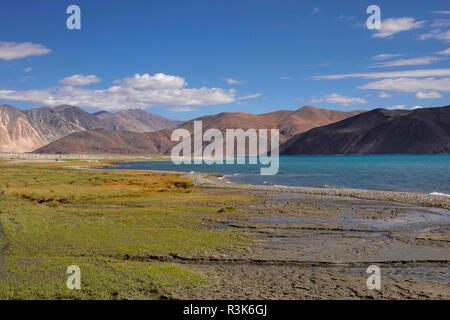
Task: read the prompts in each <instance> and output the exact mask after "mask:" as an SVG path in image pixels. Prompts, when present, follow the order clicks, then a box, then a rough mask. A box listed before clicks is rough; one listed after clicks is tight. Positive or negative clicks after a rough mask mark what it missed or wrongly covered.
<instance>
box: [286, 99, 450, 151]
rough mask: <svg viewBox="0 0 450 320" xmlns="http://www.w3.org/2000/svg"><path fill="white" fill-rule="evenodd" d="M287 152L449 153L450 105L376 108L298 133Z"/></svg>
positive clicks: (291, 140)
mask: <svg viewBox="0 0 450 320" xmlns="http://www.w3.org/2000/svg"><path fill="white" fill-rule="evenodd" d="M280 149H281V150H280V151H281V153H282V154H284V155H296V154H298V155H300V154H303V155H315V154H323V155H325V154H436V153H450V106H446V107H440V108H423V109H415V110H386V109H375V110H372V111H368V112H365V113H363V114H359V115H356V116H354V117H351V118H348V119H345V120H342V121H340V122H337V123H333V124H330V125H327V126H323V127H319V128H314V129H311V130H309V131H308V132H305V133H301V134H298V135H296V136H294V137H292V138H291V139H289V140H288V141H287V142H285V143H284V144H283V145H281V146H280Z"/></svg>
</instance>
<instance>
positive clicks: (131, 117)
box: [0, 105, 182, 153]
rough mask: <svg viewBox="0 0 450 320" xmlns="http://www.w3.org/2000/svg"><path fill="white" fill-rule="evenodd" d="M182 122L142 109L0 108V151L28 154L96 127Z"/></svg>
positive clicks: (135, 128)
mask: <svg viewBox="0 0 450 320" xmlns="http://www.w3.org/2000/svg"><path fill="white" fill-rule="evenodd" d="M181 123H182V121H178V120H171V119H167V118H164V117H161V116H158V115H156V114H153V113H149V112H146V111H144V110H125V111H120V112H117V113H114V114H113V113H109V112H101V113H97V114H90V113H88V112H86V111H84V110H82V109H80V108H78V107H74V106H69V105H62V106H58V107H55V108H53V109H52V108H37V109H31V110H20V109H18V108H16V107H13V106H9V105H0V152H18V153H20V152H31V151H33V150H35V149H37V148H40V147H42V146H44V145H47V144H48V143H51V142H53V141H56V140H58V139H60V138H62V137H65V136H67V135H69V134H72V133H75V132H82V131H85V130H90V129H95V128H107V129H110V130H125V131H135V132H144V131H147V132H151V131H156V130H161V129H165V128H173V127H175V126H178V125H180V124H181Z"/></svg>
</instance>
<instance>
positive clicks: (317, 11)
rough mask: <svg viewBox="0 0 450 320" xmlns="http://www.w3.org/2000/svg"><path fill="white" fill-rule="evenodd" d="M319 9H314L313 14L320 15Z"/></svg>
mask: <svg viewBox="0 0 450 320" xmlns="http://www.w3.org/2000/svg"><path fill="white" fill-rule="evenodd" d="M319 11H320V10H319V8H314V9H313V10H312V14H316V13H319Z"/></svg>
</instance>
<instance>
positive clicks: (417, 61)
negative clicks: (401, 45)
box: [370, 57, 443, 68]
mask: <svg viewBox="0 0 450 320" xmlns="http://www.w3.org/2000/svg"><path fill="white" fill-rule="evenodd" d="M442 59H443V58H438V57H419V58H411V59H398V60H393V61H387V62H378V63H376V64H374V65H372V66H370V67H371V68H383V67H402V66H418V65H428V64H432V63H433V62H436V61H440V60H442Z"/></svg>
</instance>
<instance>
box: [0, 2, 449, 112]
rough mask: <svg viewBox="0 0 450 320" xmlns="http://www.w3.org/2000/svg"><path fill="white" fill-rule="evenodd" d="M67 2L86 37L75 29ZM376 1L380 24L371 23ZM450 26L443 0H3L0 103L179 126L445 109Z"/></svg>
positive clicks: (0, 40) (0, 43)
mask: <svg viewBox="0 0 450 320" xmlns="http://www.w3.org/2000/svg"><path fill="white" fill-rule="evenodd" d="M71 4H76V5H78V6H79V7H80V8H81V30H69V29H68V28H67V27H66V19H67V17H68V16H69V15H68V14H66V8H67V7H68V6H69V5H71ZM371 4H376V5H378V6H379V7H380V9H381V19H382V22H381V23H382V29H381V30H369V29H368V28H367V27H366V20H367V18H368V17H369V14H367V13H366V9H367V7H368V6H369V5H371ZM449 30H450V3H449V1H444V0H439V1H438V0H427V1H421V0H416V1H392V0H391V1H362V0H348V1H345V0H343V1H335V0H330V1H317V0H316V1H305V0H303V1H295V0H284V1H283V0H278V1H274V0H273V1H268V0H267V1H266V0H258V1H247V0H240V1H233V0H226V1H221V0H220V1H219V0H209V1H172V0H166V1H114V0H109V1H99V0H97V1H93V0H90V1H79V0H78V1H63V0H59V1H21V0H15V1H2V10H1V11H0V72H1V77H0V103H7V104H12V105H15V106H18V107H21V108H26V109H28V108H34V107H37V106H44V105H48V106H55V105H58V104H61V103H68V104H73V105H78V106H80V107H82V108H83V109H85V110H87V111H91V112H92V111H98V110H110V111H116V110H121V109H129V108H136V107H137V108H145V109H146V110H148V111H151V112H155V113H158V114H161V115H164V116H167V117H170V118H178V119H189V118H194V117H198V116H201V115H205V114H215V113H219V112H224V111H229V112H236V111H242V112H252V113H262V112H270V111H275V110H279V109H291V110H294V109H297V108H299V107H301V106H303V105H314V106H317V107H322V108H330V109H340V110H354V109H373V108H377V107H383V108H392V107H394V108H404V109H410V108H412V107H415V106H421V107H431V106H442V105H447V104H449V103H448V102H449V101H448V97H449V91H450V63H449V61H450V50H448V49H449V48H450V31H449ZM445 50H447V51H445ZM330 75H338V76H334V77H330Z"/></svg>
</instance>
